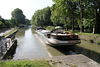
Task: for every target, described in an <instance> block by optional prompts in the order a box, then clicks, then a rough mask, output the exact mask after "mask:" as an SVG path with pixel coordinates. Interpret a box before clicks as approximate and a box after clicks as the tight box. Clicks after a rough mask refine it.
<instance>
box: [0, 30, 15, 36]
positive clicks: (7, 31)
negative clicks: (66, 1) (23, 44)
mask: <svg viewBox="0 0 100 67" xmlns="http://www.w3.org/2000/svg"><path fill="white" fill-rule="evenodd" d="M13 29H14V28H11V29H9V30H6V31H2V32H1V33H0V36H3V35H5V34H7V33H9V32H10V31H11V30H13Z"/></svg>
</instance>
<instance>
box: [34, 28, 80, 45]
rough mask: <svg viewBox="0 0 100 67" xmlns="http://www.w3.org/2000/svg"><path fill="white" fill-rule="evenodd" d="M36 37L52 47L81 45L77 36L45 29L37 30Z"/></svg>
mask: <svg viewBox="0 0 100 67" xmlns="http://www.w3.org/2000/svg"><path fill="white" fill-rule="evenodd" d="M35 33H36V35H37V36H38V37H39V38H40V39H41V40H42V41H43V42H44V43H45V44H48V45H51V46H61V45H76V44H79V43H81V41H80V39H79V38H78V35H77V34H73V33H68V32H65V31H59V30H58V29H57V30H52V31H49V30H46V29H45V28H36V29H35Z"/></svg>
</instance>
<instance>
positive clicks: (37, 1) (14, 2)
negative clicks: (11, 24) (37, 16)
mask: <svg viewBox="0 0 100 67" xmlns="http://www.w3.org/2000/svg"><path fill="white" fill-rule="evenodd" d="M52 4H54V2H53V1H52V0H0V16H1V17H2V18H4V19H11V12H12V11H13V10H14V9H16V8H19V9H21V10H22V11H23V14H24V15H25V16H26V18H28V19H31V17H32V16H33V15H34V13H35V11H37V10H38V9H43V8H45V7H47V6H52Z"/></svg>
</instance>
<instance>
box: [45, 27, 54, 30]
mask: <svg viewBox="0 0 100 67" xmlns="http://www.w3.org/2000/svg"><path fill="white" fill-rule="evenodd" d="M46 29H48V30H53V29H55V27H54V26H47V27H46Z"/></svg>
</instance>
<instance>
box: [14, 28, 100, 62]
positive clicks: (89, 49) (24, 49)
mask: <svg viewBox="0 0 100 67" xmlns="http://www.w3.org/2000/svg"><path fill="white" fill-rule="evenodd" d="M16 39H17V40H18V46H17V48H16V52H15V54H14V57H13V59H25V58H41V57H52V56H66V55H75V54H83V55H85V56H87V57H89V58H91V59H93V60H95V61H96V62H98V63H100V45H97V44H93V43H89V42H87V41H84V40H81V44H77V45H76V46H57V47H51V46H48V45H46V44H44V43H42V42H41V41H40V40H39V39H38V38H37V37H36V36H35V35H34V32H33V33H32V29H31V27H29V28H22V29H20V30H19V31H18V33H17V34H16Z"/></svg>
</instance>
